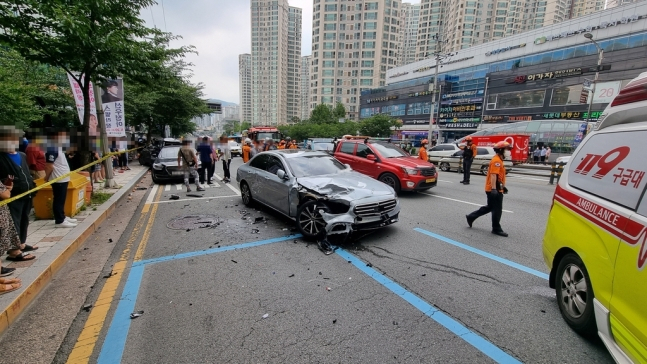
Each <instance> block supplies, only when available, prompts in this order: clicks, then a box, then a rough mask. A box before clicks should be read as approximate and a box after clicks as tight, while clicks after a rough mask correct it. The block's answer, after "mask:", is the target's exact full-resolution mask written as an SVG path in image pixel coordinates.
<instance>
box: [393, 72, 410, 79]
mask: <svg viewBox="0 0 647 364" xmlns="http://www.w3.org/2000/svg"><path fill="white" fill-rule="evenodd" d="M408 74H409V72H400V73H396V74H394V75H391V76H389V78H396V77H400V76H406V75H408Z"/></svg>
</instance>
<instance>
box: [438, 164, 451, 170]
mask: <svg viewBox="0 0 647 364" xmlns="http://www.w3.org/2000/svg"><path fill="white" fill-rule="evenodd" d="M450 169H451V168H450V167H449V163H447V162H442V163H440V170H441V171H443V172H449V170H450Z"/></svg>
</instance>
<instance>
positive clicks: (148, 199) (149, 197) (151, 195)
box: [142, 185, 159, 214]
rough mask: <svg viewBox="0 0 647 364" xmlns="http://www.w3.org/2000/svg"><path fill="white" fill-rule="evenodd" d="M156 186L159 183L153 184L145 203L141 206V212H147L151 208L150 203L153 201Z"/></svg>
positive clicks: (157, 186)
mask: <svg viewBox="0 0 647 364" xmlns="http://www.w3.org/2000/svg"><path fill="white" fill-rule="evenodd" d="M158 188H159V185H154V186H153V189H152V190H151V193H150V194H149V195H148V198H147V199H146V203H145V204H144V207H143V208H142V214H145V213H148V211H149V210H150V209H151V203H152V202H153V197H155V195H156V194H157V189H158Z"/></svg>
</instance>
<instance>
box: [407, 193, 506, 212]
mask: <svg viewBox="0 0 647 364" xmlns="http://www.w3.org/2000/svg"><path fill="white" fill-rule="evenodd" d="M418 193H422V194H423V195H427V196H431V197H438V198H442V199H444V200H450V201H455V202H460V203H464V204H467V205H473V206H483V204H480V203H474V202H468V201H463V200H457V199H455V198H449V197H444V196H438V195H432V194H430V193H426V192H418ZM502 211H503V212H507V213H510V214H514V212H512V211H510V210H502Z"/></svg>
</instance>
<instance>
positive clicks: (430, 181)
mask: <svg viewBox="0 0 647 364" xmlns="http://www.w3.org/2000/svg"><path fill="white" fill-rule="evenodd" d="M425 182H427V183H434V182H436V179H435V178H427V180H426V181H425Z"/></svg>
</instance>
